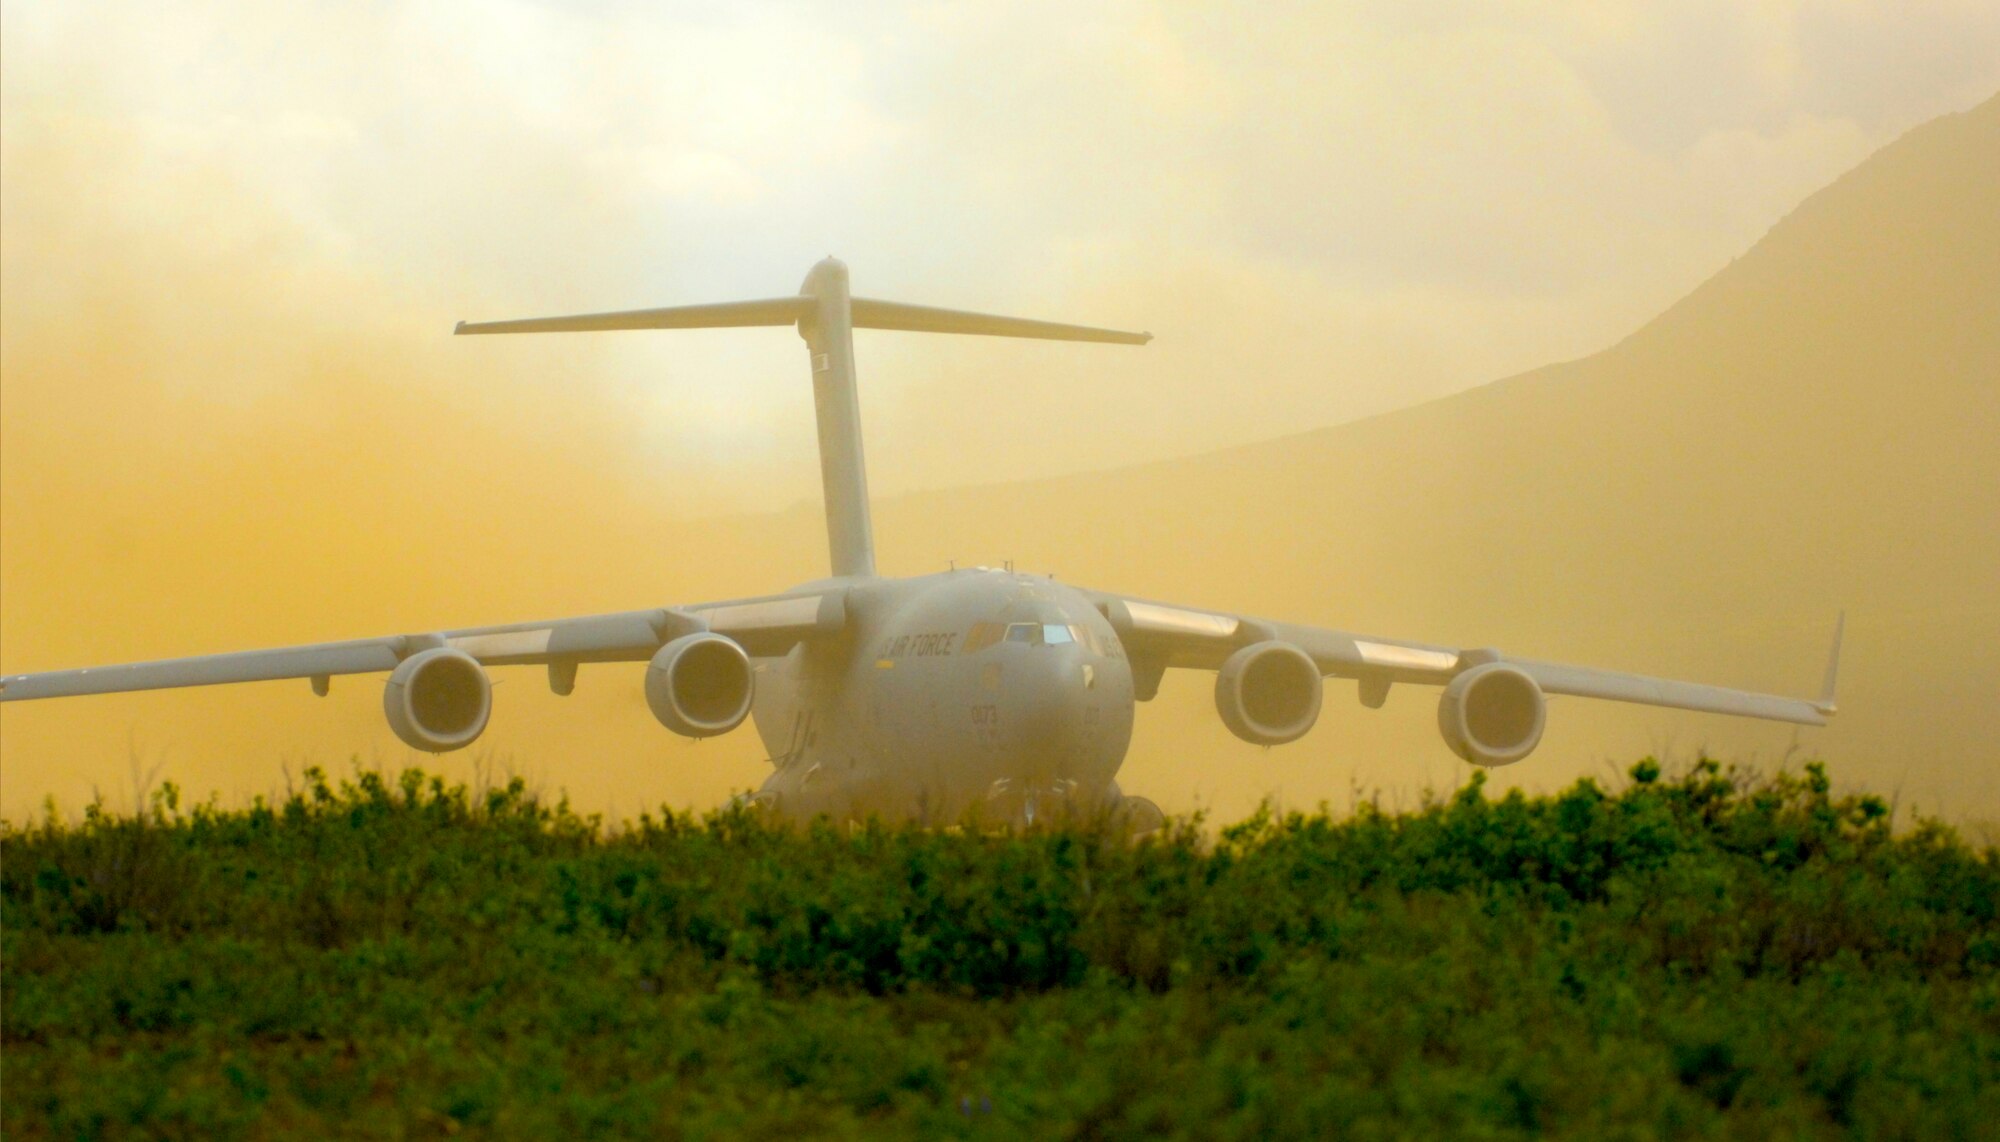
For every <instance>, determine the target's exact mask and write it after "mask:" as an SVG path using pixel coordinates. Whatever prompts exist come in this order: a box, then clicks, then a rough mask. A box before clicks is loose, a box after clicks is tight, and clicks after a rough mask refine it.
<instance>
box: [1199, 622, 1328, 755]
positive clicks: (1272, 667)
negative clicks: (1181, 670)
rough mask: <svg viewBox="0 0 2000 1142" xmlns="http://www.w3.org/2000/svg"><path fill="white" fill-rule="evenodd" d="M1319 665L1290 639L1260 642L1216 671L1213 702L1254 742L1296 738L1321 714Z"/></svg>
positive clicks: (1226, 719) (1242, 735)
mask: <svg viewBox="0 0 2000 1142" xmlns="http://www.w3.org/2000/svg"><path fill="white" fill-rule="evenodd" d="M1323 690H1324V686H1323V685H1322V684H1321V682H1320V674H1319V665H1318V664H1317V663H1315V662H1314V661H1313V660H1312V658H1311V656H1310V655H1308V654H1306V652H1305V651H1303V650H1300V649H1299V648H1298V647H1296V646H1293V645H1292V644H1291V643H1288V642H1277V641H1270V642H1259V643H1253V644H1252V645H1250V646H1246V647H1244V648H1243V649H1241V650H1239V651H1237V652H1236V653H1235V654H1232V655H1230V656H1229V659H1228V661H1226V662H1224V663H1223V664H1222V669H1221V670H1220V671H1218V672H1217V673H1216V675H1215V708H1216V711H1217V712H1218V713H1220V714H1221V715H1222V724H1223V725H1225V726H1228V727H1229V732H1230V733H1232V734H1235V735H1236V736H1237V737H1239V738H1242V739H1243V740H1244V741H1247V742H1251V743H1254V744H1256V745H1284V744H1285V743H1286V742H1293V741H1297V740H1299V739H1300V738H1302V737H1304V736H1305V735H1306V731H1307V730H1310V729H1312V728H1313V723H1314V722H1316V721H1318V720H1319V706H1320V698H1321V694H1322V691H1323Z"/></svg>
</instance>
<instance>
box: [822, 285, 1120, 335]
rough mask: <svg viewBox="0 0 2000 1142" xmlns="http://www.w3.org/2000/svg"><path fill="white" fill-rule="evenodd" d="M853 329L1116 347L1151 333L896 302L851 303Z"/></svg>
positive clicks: (857, 300)
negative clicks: (894, 330) (966, 335)
mask: <svg viewBox="0 0 2000 1142" xmlns="http://www.w3.org/2000/svg"><path fill="white" fill-rule="evenodd" d="M852 305H853V307H854V327H855V328H856V329H901V330H904V331H906V332H910V333H979V334H984V335H985V336H988V337H1036V338H1040V339H1042V340H1044V341H1106V342H1110V343H1113V344H1117V345H1144V344H1145V343H1146V342H1148V341H1151V340H1152V339H1153V335H1152V334H1151V333H1126V332H1123V331H1121V330H1117V329H1096V328H1092V327H1091V326H1088V325H1063V324H1060V323H1058V322H1054V321H1030V320H1028V319H1026V318H1022V317H995V316H993V315H992V314H989V313H968V312H966V311H964V310H960V309H936V308H933V307H931V306H928V305H905V304H903V303H902V302H900V301H876V300H874V299H873V298H867V297H857V298H854V299H853V300H852Z"/></svg>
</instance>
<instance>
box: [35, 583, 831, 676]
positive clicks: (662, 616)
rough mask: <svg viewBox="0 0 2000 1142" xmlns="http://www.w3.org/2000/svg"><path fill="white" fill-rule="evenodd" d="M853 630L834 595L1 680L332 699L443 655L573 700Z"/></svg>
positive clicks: (748, 601) (731, 602) (734, 602)
mask: <svg viewBox="0 0 2000 1142" xmlns="http://www.w3.org/2000/svg"><path fill="white" fill-rule="evenodd" d="M846 621H847V608H846V591H845V589H844V588H830V589H825V590H813V591H804V592H796V593H792V594H785V595H766V596H760V597H758V598H751V599H732V600H727V601H724V602H716V603H699V604H695V605H692V606H687V607H662V608H658V609H655V610H649V611H622V612H619V613H617V614H609V615H589V616H585V617H582V618H571V619H555V620H551V621H549V622H538V623H511V624H507V625H503V626H488V627H467V628H464V629H462V630H447V631H437V632H433V633H427V634H410V635H391V636H388V637H384V638H364V639H355V640H352V641H348V642H322V643H314V644H312V645H309V646H291V647H281V648H279V649H276V650H250V651H241V652H238V653H235V654H211V655H203V656H201V657H197V658H169V659H163V660H160V661H157V662H135V663H130V664H126V665H122V666H96V667H87V668H84V669H81V670H54V671H49V672H47V673H42V674H14V675H8V676H5V677H0V702H21V701H27V700H29V699H33V698H61V697H68V696H72V695H78V694H111V693H118V692H122V691H128V690H164V689H171V688H173V687H179V686H213V685H219V684H222V683H229V682H264V681H272V680H276V679H285V678H310V679H311V680H312V683H313V689H314V690H315V691H317V692H319V693H322V694H324V693H325V692H326V689H327V685H328V680H329V679H331V678H332V677H333V676H334V675H336V674H369V673H375V672H379V671H386V670H394V669H395V668H396V667H397V665H399V664H400V663H401V662H402V661H403V660H404V659H406V658H409V657H410V656H412V655H414V654H417V653H420V652H422V651H425V650H431V649H434V648H438V647H450V648H453V649H456V650H460V651H463V652H465V653H466V654H469V655H471V656H472V657H473V658H475V659H477V660H479V662H480V663H481V664H483V665H487V666H516V665H547V666H548V667H549V668H550V669H549V677H550V681H551V684H552V685H555V687H556V689H557V690H558V692H561V693H568V685H567V683H568V682H569V681H570V680H572V679H574V677H575V667H576V665H577V664H578V663H582V662H644V661H646V660H647V659H650V658H651V657H652V656H653V654H654V652H655V651H657V650H659V648H660V647H662V646H664V645H665V644H666V643H668V642H670V641H672V640H673V639H675V638H678V637H680V636H681V635H684V634H691V633H694V632H697V631H714V632H716V633H718V634H723V635H727V636H729V637H730V638H731V639H734V640H735V641H736V642H738V643H740V644H742V646H743V648H744V650H745V651H747V652H748V653H749V654H751V655H756V656H762V655H776V654H784V653H785V652H786V651H788V650H790V649H791V648H792V647H793V646H794V645H796V644H798V643H799V642H800V641H802V640H804V639H807V638H811V637H815V636H817V635H822V634H832V633H836V632H838V631H839V630H840V629H841V628H842V627H844V626H845V625H846Z"/></svg>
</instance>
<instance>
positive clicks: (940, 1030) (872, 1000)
mask: <svg viewBox="0 0 2000 1142" xmlns="http://www.w3.org/2000/svg"><path fill="white" fill-rule="evenodd" d="M1479 778H1480V775H1478V774H1475V775H1474V780H1473V781H1472V783H1471V784H1469V785H1468V786H1466V787H1465V788H1464V789H1463V790H1461V791H1459V792H1458V793H1456V794H1455V795H1453V796H1451V797H1449V798H1445V799H1436V800H1432V801H1429V802H1426V803H1425V804H1424V805H1422V806H1421V807H1419V808H1418V809H1416V810H1415V811H1412V812H1408V813H1401V814H1391V813H1386V812H1382V811H1380V810H1377V809H1374V808H1371V807H1367V806H1363V807H1362V809H1361V810H1360V811H1359V812H1357V813H1355V814H1353V815H1351V816H1348V817H1345V818H1340V819H1334V818H1331V817H1328V816H1326V815H1323V814H1322V815H1312V816H1306V815H1286V816H1282V817H1279V816H1274V815H1271V814H1268V813H1265V814H1259V815H1258V816H1256V817H1253V818H1252V819H1250V820H1248V821H1245V822H1243V823H1241V824H1238V825H1235V826H1232V827H1230V828H1227V829H1224V830H1222V831H1221V832H1220V833H1219V834H1215V833H1209V832H1205V831H1204V830H1202V829H1201V828H1199V827H1198V826H1197V825H1196V824H1194V823H1188V822H1183V823H1179V824H1176V825H1175V826H1173V827H1171V828H1170V829H1169V830H1167V831H1166V832H1165V833H1164V834H1161V835H1156V836H1154V837H1152V838H1150V839H1147V840H1145V841H1143V842H1141V843H1137V844H1133V843H1130V842H1127V841H1123V840H1120V839H1118V838H1116V837H1114V836H1110V835H1107V834H1103V833H1095V832H1091V831H1088V830H1079V831H1056V832H1045V833H1032V834H1027V835H1020V836H987V835H977V834H960V833H926V832H919V831H911V830H903V829H893V828H882V827H866V828H857V829H852V830H850V829H836V828H832V827H819V828H812V829H802V830H787V829H778V828H772V827H770V826H767V825H765V824H762V823H760V822H759V821H758V820H757V819H755V818H754V817H750V816H746V815H743V814H741V813H718V814H711V815H708V816H704V817H700V818H696V817H691V816H683V815H676V814H662V815H655V816H651V817H645V818H641V819H640V821H638V822H637V823H636V824H633V825H630V826H627V827H623V828H619V829H615V830H607V829H605V828H603V827H601V825H600V824H599V822H597V821H596V820H594V819H591V818H583V817H579V816H578V815H576V814H574V813H572V812H570V811H569V810H568V808H567V807H566V806H564V805H562V804H554V805H551V804H547V803H544V802H542V801H539V800H537V799H536V798H534V797H532V796H530V795H529V794H528V793H527V792H526V791H525V789H524V788H523V786H522V785H521V784H520V783H519V782H516V783H514V784H513V785H511V786H509V787H507V788H504V789H500V790H496V791H492V792H490V793H488V794H486V795H485V796H484V797H483V798H476V797H474V796H473V795H472V794H470V793H468V791H467V790H466V789H464V788H463V787H455V786H450V785H447V784H445V783H444V782H443V781H441V780H439V779H437V778H434V777H427V776H425V775H423V774H421V773H417V772H410V773H405V774H403V775H401V776H400V778H394V779H390V778H385V777H383V776H381V775H378V774H370V773H362V774H360V775H358V776H357V777H356V778H354V779H352V780H348V781H341V782H331V781H329V780H328V779H327V777H326V776H325V775H324V774H322V773H318V772H313V773H311V774H309V776H308V781H307V784H306V788H305V789H304V791H302V792H300V793H298V794H296V795H294V796H291V797H290V798H288V799H287V800H285V801H283V802H282V803H277V804H266V803H258V804H255V805H253V806H252V807H250V808H248V809H241V810H224V809H220V808H217V807H215V806H213V805H207V806H196V807H193V808H191V809H183V808H181V807H180V805H179V803H178V796H177V794H176V793H175V791H174V790H173V789H172V787H170V786H169V787H165V788H163V789H162V791H161V792H160V794H159V795H157V796H156V797H155V798H154V801H153V804H152V806H151V808H150V809H149V810H147V811H146V812H144V813H141V814H137V815H133V816H123V815H114V814H110V813H107V812H104V811H102V810H93V811H91V812H89V813H87V814H86V816H85V818H84V819H83V820H82V821H81V822H80V823H64V822H61V821H58V820H49V821H46V822H43V823H40V824H35V825H32V826H28V827H12V826H10V827H7V828H6V830H5V831H4V833H0V907H3V908H4V916H0V920H4V923H0V964H3V965H4V971H0V1129H4V1132H5V1134H6V1136H7V1137H8V1138H10V1139H11V1138H34V1137H78V1138H91V1137H190V1138H192V1137H202V1138H208V1137H251V1138H256V1137H275V1136H282V1135H292V1134H303V1133H310V1134H314V1135H329V1136H354V1137H362V1136H412V1135H414V1136H419V1137H421V1136H426V1135H440V1136H442V1135H449V1134H459V1133H465V1134H473V1135H490V1136H507V1137H520V1136H528V1137H535V1136H549V1137H556V1136H563V1137H567V1136H575V1135H589V1136H610V1137H655V1136H660V1135H667V1136H705V1135H722V1136H733V1135H754V1136H767V1135H774V1134H779V1133H789V1134H795V1135H803V1136H814V1137H817V1136H843V1135H851V1136H857V1137H861V1136H865V1137H871V1138H873V1137H884V1136H889V1137H895V1136H904V1137H932V1136H939V1135H943V1136H963V1137H986V1136H992V1137H1004V1136H1016V1135H1021V1134H1030V1135H1034V1136H1045V1137H1108V1136H1129V1135H1140V1134H1144V1135H1184V1136H1192V1137H1269V1136H1274V1135H1276V1136H1294V1137H1325V1136H1353V1137H1361V1138H1392V1137H1410V1136H1419V1135H1424V1136H1438V1135H1445V1136H1453V1137H1484V1138H1513V1137H1530V1136H1540V1135H1552V1136H1566V1137H1577V1138H1600V1137H1630V1138H1696V1137H1743V1138H1752V1137H1755V1138H1765V1137H1774V1136H1776V1137H1785V1136H1803V1137H1818V1136H1827V1137H1842V1136H1854V1137H1882V1138H1905V1137H1907V1138H1926V1139H1929V1138H1982V1137H1984V1138H1991V1137H1995V1136H1996V1130H2000V1127H1996V1123H2000V916H1996V908H2000V852H1996V851H1995V849H1994V848H1993V847H1991V846H1990V845H1987V846H1984V847H1974V846H1971V845H1968V844H1967V843H1966V842H1965V841H1963V840H1962V839H1961V838H1960V837H1958V836H1957V835H1956V834H1955V833H1953V832H1952V831H1951V830H1950V829H1948V828H1946V827H1944V826H1943V825H1941V824H1939V823H1936V822H1928V821H1918V822H1916V823H1914V824H1913V825H1911V826H1909V827H1905V828H1900V829H1891V827H1890V821H1889V813H1888V812H1887V809H1886V807H1885V806H1884V805H1883V803H1882V802H1881V801H1880V800H1878V799H1876V798H1873V797H1866V796H1857V797H1834V796H1833V795H1832V794H1831V792H1830V786H1829V783H1828V780H1827V777H1826V774H1825V772H1824V771H1823V770H1822V769H1820V768H1818V767H1817V766H1808V767H1807V769H1806V770H1805V772H1803V773H1801V774H1783V775H1778V776H1776V777H1770V778H1756V777H1752V776H1749V775H1746V774H1743V773H1737V772H1732V771H1727V770H1725V769H1724V768H1723V767H1722V766H1720V765H1718V764H1717V763H1715V762H1712V761H1705V762H1702V763H1700V764H1697V765H1695V766H1694V767H1692V768H1691V769H1690V770H1689V771H1687V772H1685V773H1682V774H1679V775H1677V776H1673V777H1671V778H1668V777H1665V776H1663V775H1662V774H1661V772H1660V768H1659V767H1658V766H1657V765H1655V764H1653V763H1651V762H1642V763H1640V764H1639V765H1638V766H1636V767H1634V768H1633V770H1632V771H1631V775H1630V778H1629V780H1628V782H1627V783H1626V784H1624V785H1623V787H1622V788H1619V789H1617V790H1613V791H1607V790H1605V789H1603V788H1601V787H1600V786H1599V785H1598V784H1595V783H1593V782H1589V781H1583V782H1579V783H1577V784H1576V785H1574V786H1572V787H1570V788H1569V789H1567V790H1565V791H1563V792H1561V793H1559V794H1555V795H1552V796H1547V797H1532V798H1531V797H1525V796H1522V795H1520V794H1518V793H1510V794H1508V795H1507V796H1506V797H1504V798H1500V799H1497V800H1496V799H1493V798H1489V797H1487V796H1486V795H1485V791H1484V789H1483V788H1482V785H1481V782H1480V780H1479Z"/></svg>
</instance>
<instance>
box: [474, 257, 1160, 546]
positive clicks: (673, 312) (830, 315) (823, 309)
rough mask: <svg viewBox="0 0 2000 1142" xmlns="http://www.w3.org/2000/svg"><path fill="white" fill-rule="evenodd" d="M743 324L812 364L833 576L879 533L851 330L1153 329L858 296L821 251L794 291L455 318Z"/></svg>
mask: <svg viewBox="0 0 2000 1142" xmlns="http://www.w3.org/2000/svg"><path fill="white" fill-rule="evenodd" d="M744 325H792V326H796V327H797V328H798V331H799V336H801V337H803V338H805V341H806V351H807V353H808V354H809V355H810V359H811V363H812V378H813V403H814V405H815V407H816V409H817V411H818V416H819V465H820V480H821V483H822V484H823V486H824V490H825V494H826V535H827V544H828V547H829V548H830V549H831V553H832V557H833V573H834V574H835V575H839V576H872V575H874V574H875V537H874V530H873V527H872V526H871V524H870V522H869V515H868V469H867V465H866V464H865V463H864V462H863V459H862V453H861V405H860V402H859V399H858V398H857V396H856V393H855V375H854V330H856V329H900V330H904V331H906V332H911V333H979V334H984V335H987V336H991V337H1034V338H1040V339H1042V340H1048V341H1103V342H1109V343H1112V344H1117V345H1144V344H1145V343H1146V342H1148V341H1151V340H1152V339H1153V335H1152V334H1150V333H1125V332H1120V331H1119V330H1115V329H1095V328H1091V327H1089V326H1084V325H1062V324H1058V323H1056V322H1053V321H1029V320H1026V319H1023V318H1018V317H996V316H994V315H992V314H986V313H967V312H964V311H962V310H956V309H937V308H933V307H931V306H926V305H906V304H904V303H902V302H896V301H876V300H874V299H873V298H866V297H854V296H851V295H850V294H849V293H848V290H847V266H846V264H844V263H843V262H841V261H840V260H839V259H837V258H827V259H826V260H824V261H822V262H820V263H819V264H818V265H816V266H814V267H813V268H812V271H811V272H810V273H808V274H807V275H806V280H805V284H804V285H802V286H800V287H799V292H798V294H797V296H794V297H774V298H766V299H764V300H760V301H728V302H722V303H719V304H716V305H680V306H672V307H669V308H666V309H632V310H625V311H623V312H619V313H583V314H577V315H575V316H571V317H531V318H527V319H524V320H519V321H482V322H465V321H461V322H459V323H458V328H457V330H456V332H458V333H587V332H597V331H601V330H609V329H719V328H728V327H734V326H744Z"/></svg>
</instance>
